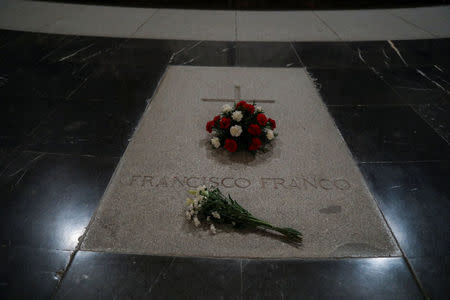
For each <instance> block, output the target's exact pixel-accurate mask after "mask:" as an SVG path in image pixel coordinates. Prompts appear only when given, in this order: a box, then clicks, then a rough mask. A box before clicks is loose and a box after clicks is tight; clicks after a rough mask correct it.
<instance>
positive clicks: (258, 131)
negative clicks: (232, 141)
mask: <svg viewBox="0 0 450 300" xmlns="http://www.w3.org/2000/svg"><path fill="white" fill-rule="evenodd" d="M247 131H248V133H250V134H251V135H260V134H261V128H259V126H258V125H256V124H251V125H250V126H248V129H247Z"/></svg>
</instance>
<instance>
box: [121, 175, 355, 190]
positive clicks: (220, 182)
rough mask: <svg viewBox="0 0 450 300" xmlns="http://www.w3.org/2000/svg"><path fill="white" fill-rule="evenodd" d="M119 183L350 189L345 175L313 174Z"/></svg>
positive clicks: (136, 179) (142, 177)
mask: <svg viewBox="0 0 450 300" xmlns="http://www.w3.org/2000/svg"><path fill="white" fill-rule="evenodd" d="M122 184H125V185H129V186H133V187H136V188H171V189H180V188H181V189H186V188H196V187H198V186H200V185H205V186H208V187H213V188H215V187H219V188H241V189H247V188H250V187H256V188H260V189H275V190H277V189H280V190H283V189H296V190H300V191H302V190H304V191H307V190H308V189H315V190H323V191H333V190H341V191H345V190H350V189H351V186H352V185H351V184H350V182H349V180H347V179H345V178H323V177H316V176H296V177H275V176H273V177H259V178H247V177H233V176H229V177H220V176H193V175H192V176H182V175H175V176H171V175H162V176H161V175H132V176H131V177H129V178H127V179H125V180H122Z"/></svg>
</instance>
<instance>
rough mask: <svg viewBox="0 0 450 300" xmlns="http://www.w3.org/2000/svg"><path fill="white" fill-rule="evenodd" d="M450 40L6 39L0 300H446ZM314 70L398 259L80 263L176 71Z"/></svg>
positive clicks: (87, 257)
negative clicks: (124, 161) (164, 83)
mask: <svg viewBox="0 0 450 300" xmlns="http://www.w3.org/2000/svg"><path fill="white" fill-rule="evenodd" d="M448 53H450V40H449V39H430V40H409V41H391V42H389V41H377V42H320V43H319V42H318V43H312V42H293V43H290V42H213V41H203V42H202V41H176V40H154V39H153V40H145V39H139V40H138V39H119V38H97V37H82V36H72V35H51V34H42V33H41V34H39V33H25V32H18V31H6V30H2V31H0V106H1V108H0V115H1V117H0V124H1V126H0V195H1V200H0V205H1V209H0V241H1V245H0V296H1V297H2V298H10V299H17V298H44V299H45V298H50V297H54V298H57V299H80V298H85V299H97V298H105V299H107V298H114V297H115V298H118V299H122V298H147V297H153V298H157V299H158V298H164V299H171V298H208V299H214V298H221V299H223V298H226V299H240V298H245V299H247V298H250V299H253V298H254V299H260V298H264V297H268V298H290V299H301V298H311V299H317V298H323V299H336V298H358V299H373V298H375V299H420V298H423V297H431V298H433V299H446V298H448V295H449V294H450V289H449V286H450V284H449V281H450V271H449V270H450V247H449V246H450V243H449V240H450V238H449V236H450V235H449V233H450V232H449V226H448V216H449V214H450V202H449V198H450V185H449V184H448V183H449V178H450V144H449V142H450V123H449V120H450V97H449V90H450V83H449V81H450V60H449V58H448ZM169 64H172V65H197V66H249V67H286V68H288V67H304V66H305V67H306V68H307V70H308V71H309V72H310V74H311V76H312V77H314V78H315V79H316V84H317V87H319V88H320V93H321V96H322V98H323V101H324V102H325V103H326V105H327V107H328V110H329V112H330V113H331V115H332V116H333V118H334V120H335V122H336V124H337V126H338V128H339V130H340V132H341V134H342V136H343V137H344V139H345V141H346V142H347V144H348V146H349V148H350V150H351V152H352V154H353V157H354V159H355V160H356V161H357V162H358V166H359V168H360V170H361V171H362V173H363V175H364V176H365V180H366V181H367V184H368V186H369V187H370V189H371V191H372V193H373V195H374V196H375V199H376V201H377V204H378V206H379V208H380V209H381V211H382V213H383V215H384V217H385V219H386V221H387V223H388V225H389V226H390V228H391V230H392V232H393V234H394V236H395V238H396V240H397V242H398V244H399V246H400V248H401V251H402V254H403V255H402V257H393V258H376V257H367V258H344V259H290V260H258V259H211V258H189V257H154V256H142V255H124V254H112V253H106V252H89V251H80V250H79V246H80V243H81V242H82V240H83V234H84V232H85V229H86V226H87V225H88V223H89V221H90V219H91V217H92V215H93V214H94V212H95V210H96V208H97V206H98V203H99V200H100V197H101V196H102V194H103V192H104V190H105V188H106V186H107V184H108V182H109V179H110V178H111V176H112V174H113V172H114V170H115V168H116V165H117V163H118V161H119V159H120V157H121V155H122V154H123V152H124V150H125V148H126V147H127V144H128V140H129V138H130V137H131V135H132V133H133V131H134V128H135V126H136V125H137V123H138V121H139V118H140V116H141V115H142V113H143V111H144V109H145V107H146V105H147V104H148V102H149V101H150V100H149V99H151V97H152V94H153V93H154V91H155V88H156V86H157V85H158V82H159V80H160V78H161V75H162V74H163V73H164V71H165V68H166V67H167V65H169Z"/></svg>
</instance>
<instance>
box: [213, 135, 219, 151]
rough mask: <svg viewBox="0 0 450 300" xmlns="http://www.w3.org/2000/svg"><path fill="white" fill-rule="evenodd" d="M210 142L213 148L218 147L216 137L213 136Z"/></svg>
mask: <svg viewBox="0 0 450 300" xmlns="http://www.w3.org/2000/svg"><path fill="white" fill-rule="evenodd" d="M211 144H212V145H213V147H214V148H216V149H217V148H219V147H220V140H219V138H218V137H213V138H212V139H211Z"/></svg>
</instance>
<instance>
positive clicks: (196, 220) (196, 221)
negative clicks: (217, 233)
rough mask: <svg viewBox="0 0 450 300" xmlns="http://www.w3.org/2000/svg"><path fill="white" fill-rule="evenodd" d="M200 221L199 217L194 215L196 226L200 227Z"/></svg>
mask: <svg viewBox="0 0 450 300" xmlns="http://www.w3.org/2000/svg"><path fill="white" fill-rule="evenodd" d="M200 224H201V223H200V221H199V220H198V218H197V217H194V225H195V227H198V226H200Z"/></svg>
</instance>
